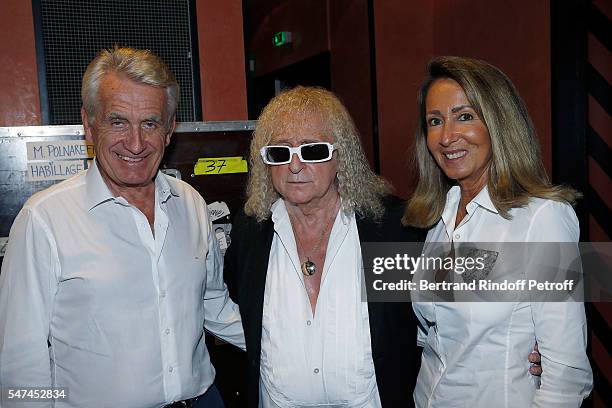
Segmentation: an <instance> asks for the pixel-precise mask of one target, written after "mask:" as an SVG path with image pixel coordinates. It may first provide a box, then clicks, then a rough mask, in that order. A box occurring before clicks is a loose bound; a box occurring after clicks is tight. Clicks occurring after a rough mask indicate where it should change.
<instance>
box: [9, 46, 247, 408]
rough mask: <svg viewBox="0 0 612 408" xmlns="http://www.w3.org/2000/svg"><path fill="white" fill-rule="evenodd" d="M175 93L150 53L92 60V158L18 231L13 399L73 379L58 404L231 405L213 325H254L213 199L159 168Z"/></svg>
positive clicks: (24, 213)
mask: <svg viewBox="0 0 612 408" xmlns="http://www.w3.org/2000/svg"><path fill="white" fill-rule="evenodd" d="M178 95H179V94H178V84H177V82H176V79H175V77H174V75H173V74H172V73H171V72H170V70H169V69H168V68H167V67H166V65H165V64H164V63H163V62H162V61H161V60H160V59H159V58H158V57H156V56H155V55H153V54H152V53H150V52H148V51H143V50H135V49H129V48H114V49H112V50H105V51H102V52H101V53H100V54H99V55H98V56H97V57H96V58H95V59H94V61H92V63H91V64H90V65H89V67H88V69H87V71H86V73H85V75H84V78H83V90H82V97H83V108H82V111H81V115H82V119H83V126H84V128H85V133H86V138H87V140H88V141H90V142H92V143H93V144H94V145H95V148H96V155H97V157H96V160H95V163H94V164H93V165H92V166H91V168H90V169H89V170H87V171H86V172H83V173H81V174H79V175H77V176H75V177H73V178H71V179H69V180H67V181H65V182H62V183H60V184H57V185H55V186H53V187H51V188H49V189H47V190H45V191H43V192H40V193H38V194H35V195H34V196H33V197H32V198H30V199H29V200H28V202H27V203H26V204H25V206H24V208H23V209H22V210H21V212H20V213H19V215H18V216H17V219H16V220H15V222H14V224H13V226H12V229H11V233H10V239H9V244H8V248H7V252H6V256H5V259H4V263H3V265H2V273H1V274H0V385H2V387H3V391H4V392H5V394H4V399H3V400H2V402H0V405H1V406H2V407H4V406H10V400H9V399H8V397H7V393H8V391H10V389H18V388H24V387H35V389H40V388H42V387H65V388H66V390H67V392H68V396H67V398H58V399H57V400H56V401H55V403H54V402H53V401H47V406H53V404H55V405H54V406H57V407H102V406H104V407H124V408H129V407H163V406H166V405H169V404H174V405H175V406H193V407H196V406H204V405H206V406H207V407H217V406H223V403H222V401H221V400H220V397H219V395H218V392H217V391H216V389H215V388H214V385H213V381H214V377H215V370H214V368H213V366H212V365H211V363H210V358H209V354H208V351H207V349H206V345H205V342H204V327H206V329H207V330H209V331H210V332H212V333H213V334H215V335H216V336H218V337H221V338H223V339H225V340H227V341H229V342H232V343H234V344H236V345H238V346H240V347H243V348H244V334H243V331H242V325H241V321H240V314H239V310H238V307H237V306H236V305H235V304H234V303H233V302H232V301H231V300H230V299H229V297H228V293H227V289H226V287H225V285H224V283H223V279H222V258H221V257H220V255H219V250H218V247H217V243H216V239H215V236H214V234H213V233H212V229H211V222H210V220H209V218H208V212H207V208H206V203H205V202H204V200H203V199H202V197H201V196H200V195H199V194H198V193H197V192H196V191H195V190H194V189H193V188H191V187H190V186H189V185H187V184H186V183H184V182H181V181H179V180H176V179H174V178H172V177H168V176H166V175H164V174H162V173H160V172H159V171H158V167H159V164H160V162H161V159H162V157H163V154H164V149H165V147H166V146H167V145H168V143H169V142H170V137H171V135H172V132H173V130H174V127H175V112H176V106H177V104H178ZM18 406H19V407H25V406H27V403H19V404H18ZM35 406H36V407H40V406H43V405H42V404H40V403H36V405H35Z"/></svg>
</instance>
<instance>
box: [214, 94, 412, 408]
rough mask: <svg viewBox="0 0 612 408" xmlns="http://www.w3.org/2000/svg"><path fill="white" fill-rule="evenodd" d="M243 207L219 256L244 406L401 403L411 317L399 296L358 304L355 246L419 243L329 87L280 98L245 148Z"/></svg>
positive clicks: (407, 386)
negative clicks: (242, 356) (243, 346)
mask: <svg viewBox="0 0 612 408" xmlns="http://www.w3.org/2000/svg"><path fill="white" fill-rule="evenodd" d="M250 162H251V163H250V164H251V171H250V174H249V182H248V188H247V195H248V198H247V202H246V204H245V208H244V214H239V215H237V217H236V219H235V220H234V226H233V229H232V244H231V245H230V247H229V249H228V252H227V253H226V256H225V279H226V282H227V284H228V288H229V290H230V295H231V296H232V298H233V299H234V301H236V303H238V304H239V305H240V310H241V313H242V322H243V326H244V330H245V337H246V343H247V359H248V406H249V407H257V406H261V407H265V408H267V407H309V406H317V407H322V406H324V407H363V408H366V407H367V408H378V407H408V406H411V404H412V396H411V394H412V390H413V388H414V383H415V379H416V377H415V376H416V371H417V370H418V367H419V362H418V358H419V357H418V356H419V353H418V352H417V350H416V345H415V338H416V337H415V336H416V321H415V318H414V315H413V312H412V310H411V308H410V307H409V306H407V305H405V304H400V303H367V302H362V299H361V288H362V279H363V278H362V260H361V243H362V242H380V241H418V240H420V239H421V238H422V236H421V235H420V232H419V231H418V230H415V229H407V228H403V227H402V225H401V223H400V219H401V215H402V211H403V203H402V202H401V201H400V200H399V199H394V198H392V197H390V196H389V195H388V192H389V186H388V184H387V182H385V181H384V180H383V179H382V178H380V177H378V176H377V175H375V174H374V173H373V172H372V171H371V170H370V168H369V165H368V163H367V160H366V158H365V156H364V153H363V150H362V148H361V145H360V142H359V135H358V133H357V131H356V129H355V125H354V123H353V120H352V119H351V117H350V115H349V114H348V112H347V110H346V108H345V107H344V106H343V105H342V103H341V102H340V101H339V100H338V98H337V97H336V96H335V95H333V94H332V93H331V92H328V91H326V90H323V89H319V88H308V87H297V88H295V89H292V90H289V91H285V92H283V93H281V94H280V95H278V96H276V97H275V98H274V99H272V101H271V102H270V103H269V104H268V105H267V106H266V108H265V109H264V110H263V112H262V114H261V116H260V117H259V119H258V123H257V127H256V130H255V133H254V138H253V141H252V143H251V156H250Z"/></svg>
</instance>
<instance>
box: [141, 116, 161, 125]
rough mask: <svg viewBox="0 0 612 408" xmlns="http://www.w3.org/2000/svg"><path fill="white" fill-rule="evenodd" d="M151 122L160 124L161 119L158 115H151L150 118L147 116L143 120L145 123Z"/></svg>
mask: <svg viewBox="0 0 612 408" xmlns="http://www.w3.org/2000/svg"><path fill="white" fill-rule="evenodd" d="M148 120H150V121H152V122H156V123H161V122H162V118H161V116H159V115H151V116H147V117H146V118H144V119H143V122H145V121H148Z"/></svg>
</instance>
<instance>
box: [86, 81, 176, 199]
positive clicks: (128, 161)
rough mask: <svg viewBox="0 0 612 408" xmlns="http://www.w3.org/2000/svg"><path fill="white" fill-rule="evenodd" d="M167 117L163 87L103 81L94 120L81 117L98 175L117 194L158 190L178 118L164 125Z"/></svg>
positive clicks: (100, 85)
mask: <svg viewBox="0 0 612 408" xmlns="http://www.w3.org/2000/svg"><path fill="white" fill-rule="evenodd" d="M167 114H168V112H167V95H166V91H165V89H163V88H158V87H154V86H150V85H146V84H141V83H138V82H135V81H133V80H131V79H129V78H126V77H123V76H119V75H117V74H115V73H109V74H106V75H104V76H103V77H102V78H101V79H100V83H99V87H98V104H97V106H96V114H95V117H94V118H89V117H88V115H87V112H85V110H83V109H82V110H81V116H82V119H83V127H84V128H85V135H86V139H87V141H89V142H91V143H93V144H94V146H95V149H96V160H97V162H98V165H99V166H98V167H99V169H100V173H101V174H102V177H103V179H104V181H105V182H106V185H107V186H108V187H109V189H110V190H111V192H112V193H113V194H114V195H121V194H122V193H131V194H133V193H134V192H136V191H139V189H140V190H142V191H148V192H150V191H154V184H153V181H154V178H155V175H156V174H157V169H158V167H159V164H160V162H161V159H162V156H163V155H164V149H165V148H166V146H167V145H168V143H170V136H171V135H172V131H173V130H174V120H172V123H171V126H170V128H168V127H167V126H166V124H167ZM91 119H93V121H92V120H91ZM143 189H144V190H143Z"/></svg>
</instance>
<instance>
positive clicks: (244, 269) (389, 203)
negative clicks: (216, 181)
mask: <svg viewBox="0 0 612 408" xmlns="http://www.w3.org/2000/svg"><path fill="white" fill-rule="evenodd" d="M384 205H385V214H384V216H383V217H382V219H381V220H380V221H379V222H373V221H371V220H369V219H364V218H361V219H360V218H359V217H358V218H357V229H358V231H359V238H360V241H361V242H400V241H403V242H407V241H409V242H420V241H422V240H423V238H424V235H423V232H422V231H420V230H416V229H413V228H405V227H402V225H401V222H400V220H401V217H402V213H403V209H404V203H403V201H401V200H400V199H398V198H395V197H387V198H386V199H385V200H384ZM273 235H274V225H273V222H272V221H271V220H270V219H268V220H266V221H263V222H261V223H258V222H257V221H256V220H255V219H254V218H252V217H247V216H246V215H245V214H244V213H242V212H241V213H239V214H237V215H236V217H235V219H234V224H233V226H232V233H231V245H230V247H229V248H228V251H227V253H226V254H225V280H226V283H227V286H228V288H229V292H230V296H231V298H232V299H233V300H234V302H236V303H237V304H239V306H240V313H241V314H242V325H243V327H244V333H245V337H246V347H247V364H248V377H247V400H248V406H249V407H257V406H258V403H259V373H260V372H259V364H260V354H261V332H262V327H261V322H262V313H263V301H264V291H265V286H266V273H267V270H268V257H269V254H270V248H271V246H272V238H273ZM368 312H369V321H370V336H371V341H372V357H373V360H374V369H375V372H376V383H377V385H378V392H379V395H380V400H381V403H382V406H383V408H391V407H398V408H399V407H401V408H406V407H411V406H414V404H413V399H412V392H413V390H414V385H415V383H416V376H417V373H418V370H419V366H420V357H421V356H420V354H421V353H420V349H418V348H417V346H416V327H417V325H416V317H415V316H414V312H413V310H412V306H411V305H410V304H408V303H368Z"/></svg>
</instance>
